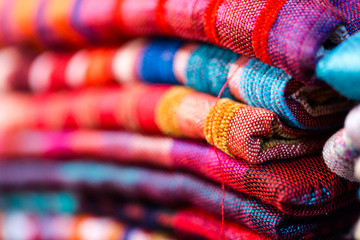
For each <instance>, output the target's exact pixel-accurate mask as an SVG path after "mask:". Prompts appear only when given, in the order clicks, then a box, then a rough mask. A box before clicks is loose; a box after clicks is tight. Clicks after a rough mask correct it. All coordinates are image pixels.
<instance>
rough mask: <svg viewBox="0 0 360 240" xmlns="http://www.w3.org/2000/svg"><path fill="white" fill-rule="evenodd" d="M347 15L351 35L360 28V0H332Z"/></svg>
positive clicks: (347, 24)
mask: <svg viewBox="0 0 360 240" xmlns="http://www.w3.org/2000/svg"><path fill="white" fill-rule="evenodd" d="M330 2H331V3H332V4H333V5H334V6H335V7H336V8H337V9H339V10H340V11H341V12H342V13H343V14H344V15H345V17H346V25H345V26H346V30H347V32H348V33H349V34H350V35H353V34H355V33H356V32H358V31H359V30H360V15H359V14H360V2H359V1H358V0H331V1H330Z"/></svg>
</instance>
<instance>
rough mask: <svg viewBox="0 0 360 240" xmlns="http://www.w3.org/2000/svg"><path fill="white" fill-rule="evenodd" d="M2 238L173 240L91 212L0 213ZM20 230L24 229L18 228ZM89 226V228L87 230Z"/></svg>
mask: <svg viewBox="0 0 360 240" xmlns="http://www.w3.org/2000/svg"><path fill="white" fill-rule="evenodd" d="M0 220H1V221H0V229H2V232H1V237H2V239H16V240H33V239H38V240H49V239H77V240H89V239H101V240H113V239H117V240H139V239H140V238H141V239H149V240H151V239H153V240H171V239H174V240H175V238H173V237H171V235H169V234H164V233H161V232H155V231H149V230H144V229H141V228H139V227H132V226H129V225H128V224H126V223H124V222H120V221H116V220H113V219H110V218H104V217H95V216H89V215H85V214H82V215H64V214H56V215H53V214H41V215H38V214H34V213H27V212H2V213H0ZM19 229H21V230H19ZM85 229H86V230H85Z"/></svg>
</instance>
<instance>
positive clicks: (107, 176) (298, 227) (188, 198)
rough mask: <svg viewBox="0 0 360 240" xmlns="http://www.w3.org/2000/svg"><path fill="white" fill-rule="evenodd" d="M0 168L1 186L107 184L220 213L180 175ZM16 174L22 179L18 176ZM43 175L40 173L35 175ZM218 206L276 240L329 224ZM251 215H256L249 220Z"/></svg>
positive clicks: (204, 191) (200, 185)
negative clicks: (276, 239) (0, 174)
mask: <svg viewBox="0 0 360 240" xmlns="http://www.w3.org/2000/svg"><path fill="white" fill-rule="evenodd" d="M0 169H1V172H3V173H4V175H3V176H1V178H0V185H2V186H11V185H13V184H16V185H17V186H22V185H24V184H31V185H34V186H36V185H38V184H42V183H43V182H44V181H46V182H47V184H48V185H52V184H56V183H57V184H61V185H64V186H65V187H66V188H68V187H69V186H73V187H76V186H81V185H82V184H84V183H86V184H88V185H89V186H92V185H93V186H96V187H101V186H103V185H106V184H108V185H109V184H110V185H111V186H114V187H115V189H117V191H119V192H121V194H122V195H124V196H128V197H139V198H146V199H151V200H153V201H154V202H157V203H161V204H179V203H188V204H191V205H192V206H196V207H200V208H201V209H203V210H206V211H207V212H211V213H212V214H215V215H218V214H219V213H220V211H219V210H220V209H221V202H222V201H221V198H222V190H221V188H220V187H217V186H214V185H212V184H210V183H206V182H204V181H201V180H200V179H199V178H197V177H192V176H190V175H187V174H183V173H176V172H170V173H167V172H163V171H156V170H146V169H142V168H133V167H123V166H122V167H121V166H119V167H117V166H113V165H104V164H97V163H85V162H84V160H81V161H76V160H75V161H72V162H70V163H56V162H52V163H50V162H48V163H46V162H37V161H31V162H26V161H25V162H24V161H20V162H16V161H12V162H6V163H1V165H0ZM16 172H22V173H23V174H22V175H19V174H16ZM45 172H46V174H40V173H45ZM94 173H96V174H94ZM149 179H151V181H149ZM224 207H225V215H226V217H228V218H229V219H232V220H236V221H237V222H239V223H244V224H246V225H247V226H249V227H250V228H252V229H254V230H256V231H257V232H260V233H267V234H270V235H271V236H273V237H275V238H280V239H289V238H299V237H305V238H309V237H310V236H314V235H315V234H319V233H321V232H322V231H321V230H320V229H321V227H324V226H325V228H327V225H328V224H331V217H325V218H323V219H321V218H320V219H319V218H318V219H316V220H315V221H312V220H310V219H303V220H296V219H295V218H293V219H292V218H291V217H288V216H284V215H283V214H280V213H278V212H277V211H275V210H274V209H273V208H272V207H270V206H267V205H262V204H261V203H260V202H258V201H256V200H254V199H249V198H247V197H245V196H242V195H237V194H233V193H231V192H227V193H226V194H225V205H224ZM254 212H255V213H257V217H255V218H254V217H253V214H254ZM350 216H351V215H350ZM356 217H357V216H356ZM335 219H336V218H335ZM329 220H330V222H329ZM332 221H334V219H333V220H332ZM335 221H336V220H335ZM315 229H316V231H315Z"/></svg>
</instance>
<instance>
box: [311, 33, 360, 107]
mask: <svg viewBox="0 0 360 240" xmlns="http://www.w3.org/2000/svg"><path fill="white" fill-rule="evenodd" d="M316 75H317V77H319V78H320V79H322V80H324V81H325V82H327V83H328V84H329V85H331V86H332V87H333V88H335V89H336V90H338V91H339V92H340V93H341V94H342V95H344V96H345V97H348V98H350V99H354V100H357V101H360V32H359V33H357V34H355V35H354V36H352V37H351V38H349V39H348V40H346V41H345V42H343V43H341V44H340V45H339V46H337V47H336V48H334V49H333V50H331V51H330V52H329V53H328V54H326V55H325V56H324V57H323V58H322V59H321V60H320V61H319V63H318V64H317V67H316Z"/></svg>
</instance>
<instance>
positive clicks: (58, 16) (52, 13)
mask: <svg viewBox="0 0 360 240" xmlns="http://www.w3.org/2000/svg"><path fill="white" fill-rule="evenodd" d="M73 4H74V0H52V1H48V4H47V9H46V10H45V13H46V19H47V20H48V22H49V23H50V24H51V26H52V27H53V28H54V29H55V30H56V31H57V33H58V34H59V35H60V36H61V37H63V38H64V39H66V40H70V41H71V42H72V43H73V44H75V45H81V44H84V43H85V40H84V39H83V38H82V37H81V36H80V34H78V33H77V32H75V31H74V30H73V29H72V28H71V23H70V22H69V20H70V19H71V17H70V16H67V15H70V14H71V12H69V9H72V7H70V6H71V5H73ZM64 16H66V17H64Z"/></svg>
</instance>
